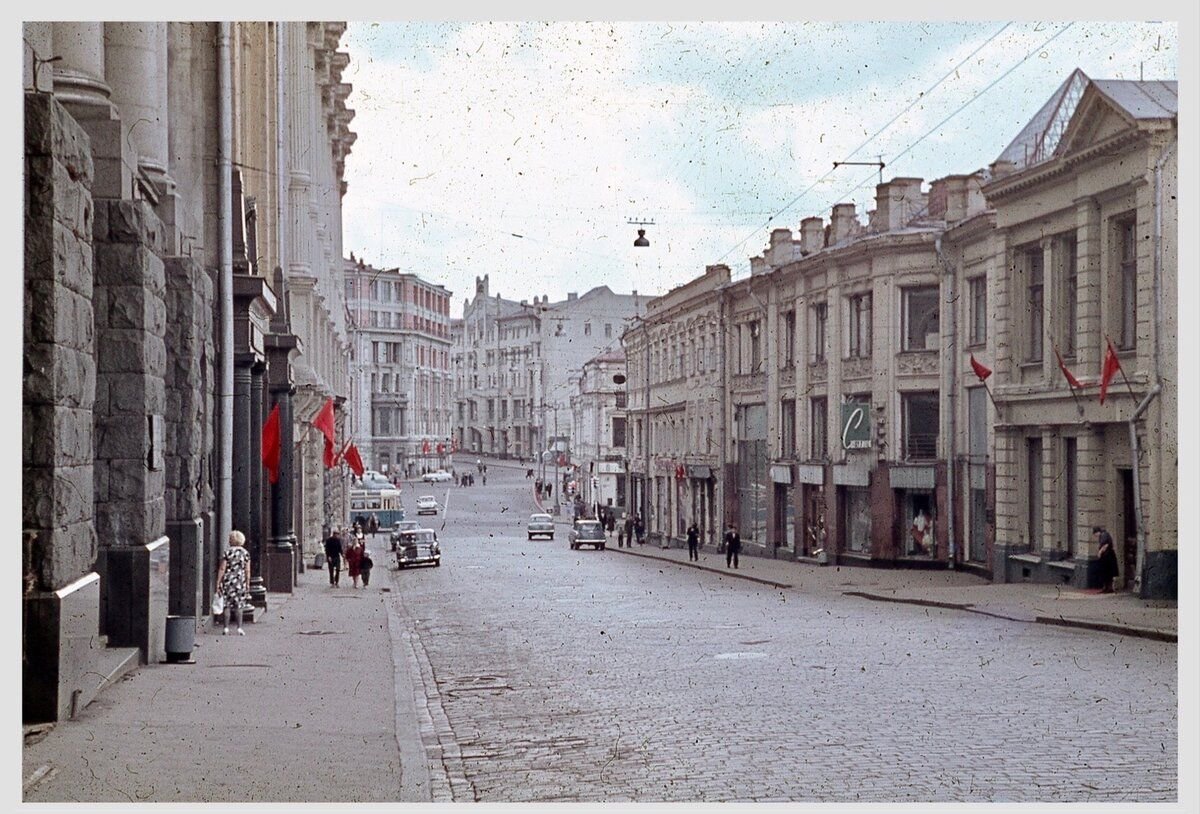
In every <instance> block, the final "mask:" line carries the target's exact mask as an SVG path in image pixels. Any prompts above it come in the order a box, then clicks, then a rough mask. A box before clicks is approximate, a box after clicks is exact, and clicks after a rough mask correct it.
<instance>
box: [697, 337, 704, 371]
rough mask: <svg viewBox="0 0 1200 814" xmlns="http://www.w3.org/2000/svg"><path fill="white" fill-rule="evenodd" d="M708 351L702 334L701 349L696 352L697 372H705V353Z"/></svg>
mask: <svg viewBox="0 0 1200 814" xmlns="http://www.w3.org/2000/svg"><path fill="white" fill-rule="evenodd" d="M706 352H707V349H706V348H705V347H704V337H703V336H701V337H700V349H699V351H698V352H697V353H696V372H697V373H703V372H704V355H705V353H706Z"/></svg>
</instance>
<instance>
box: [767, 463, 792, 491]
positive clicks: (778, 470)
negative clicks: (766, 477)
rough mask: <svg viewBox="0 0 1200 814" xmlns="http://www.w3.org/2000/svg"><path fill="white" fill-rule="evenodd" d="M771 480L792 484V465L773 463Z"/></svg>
mask: <svg viewBox="0 0 1200 814" xmlns="http://www.w3.org/2000/svg"><path fill="white" fill-rule="evenodd" d="M771 481H772V482H773V483H782V484H786V485H789V486H790V485H791V483H792V467H791V466H789V465H788V464H771Z"/></svg>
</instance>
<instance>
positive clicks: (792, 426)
mask: <svg viewBox="0 0 1200 814" xmlns="http://www.w3.org/2000/svg"><path fill="white" fill-rule="evenodd" d="M779 436H780V437H779V442H780V444H779V456H780V457H781V458H793V457H795V455H796V400H795V399H783V401H781V402H780V403H779Z"/></svg>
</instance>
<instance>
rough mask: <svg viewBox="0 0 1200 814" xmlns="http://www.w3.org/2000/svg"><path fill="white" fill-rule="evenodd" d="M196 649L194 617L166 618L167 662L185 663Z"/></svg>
mask: <svg viewBox="0 0 1200 814" xmlns="http://www.w3.org/2000/svg"><path fill="white" fill-rule="evenodd" d="M195 647H196V617H195V616H168V617H167V635H166V643H165V649H166V651H167V662H169V663H176V662H186V661H190V660H191V658H192V650H194V649H195Z"/></svg>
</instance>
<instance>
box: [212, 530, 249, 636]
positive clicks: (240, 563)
mask: <svg viewBox="0 0 1200 814" xmlns="http://www.w3.org/2000/svg"><path fill="white" fill-rule="evenodd" d="M217 590H219V591H220V592H221V596H222V597H223V598H224V599H225V610H224V611H223V612H222V614H221V621H222V627H223V629H222V630H221V635H223V636H228V635H229V612H230V611H233V618H234V621H235V622H237V632H238V635H239V636H245V635H246V631H244V630H242V611H243V610H244V609H245V608H247V607H249V606H250V552H249V551H247V550H246V535H244V534H242V533H241V532H240V531H237V530H236V529H235V530H234V531H231V532H229V548H227V549H225V553H223V554H222V555H221V564H220V565H219V566H218V567H217Z"/></svg>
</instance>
